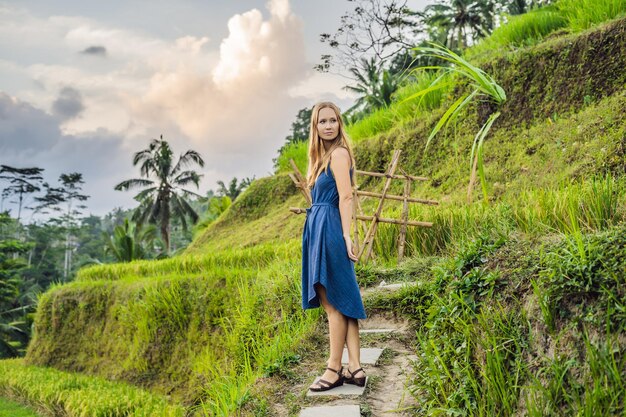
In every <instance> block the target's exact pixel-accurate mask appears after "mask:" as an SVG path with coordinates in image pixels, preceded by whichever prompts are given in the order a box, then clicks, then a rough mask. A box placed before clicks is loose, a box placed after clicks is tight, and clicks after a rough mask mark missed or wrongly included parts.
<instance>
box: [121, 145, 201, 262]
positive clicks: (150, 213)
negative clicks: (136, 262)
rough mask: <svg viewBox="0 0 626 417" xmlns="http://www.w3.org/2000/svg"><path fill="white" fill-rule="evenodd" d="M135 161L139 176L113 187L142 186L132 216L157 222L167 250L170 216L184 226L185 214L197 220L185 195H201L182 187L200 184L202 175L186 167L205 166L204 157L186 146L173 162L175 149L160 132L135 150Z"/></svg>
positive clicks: (185, 227) (143, 221)
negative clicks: (184, 150) (186, 148)
mask: <svg viewBox="0 0 626 417" xmlns="http://www.w3.org/2000/svg"><path fill="white" fill-rule="evenodd" d="M138 164H140V165H141V166H140V171H141V176H142V178H134V179H130V180H126V181H122V182H120V183H119V184H117V185H116V186H115V189H116V190H118V191H127V190H130V189H131V188H144V189H143V190H142V191H140V192H139V194H137V195H136V196H135V200H137V201H139V203H140V205H139V207H138V208H137V209H136V210H135V211H134V212H133V216H132V220H133V221H135V222H137V223H139V224H144V223H146V222H148V223H150V224H158V225H159V226H160V231H161V237H162V239H163V243H164V244H165V252H166V254H169V252H170V223H171V220H172V216H175V217H178V218H179V219H180V221H181V223H182V226H183V228H184V229H185V230H187V220H186V218H187V217H189V218H190V219H191V221H192V223H195V222H196V221H197V220H198V213H196V211H195V210H194V209H193V208H192V207H191V205H190V204H189V202H188V201H187V199H186V197H190V196H196V197H201V196H200V195H199V194H197V193H194V192H193V191H189V190H187V189H185V188H183V187H185V186H187V185H189V184H194V185H195V186H196V188H197V187H198V186H199V182H200V177H201V176H202V175H200V174H198V173H197V172H195V171H193V170H189V169H185V168H186V167H187V166H188V165H191V164H197V165H199V166H200V167H204V160H203V159H202V157H201V156H200V154H199V153H198V152H196V151H193V150H188V151H187V152H185V153H184V154H182V155H180V156H179V157H178V161H176V163H174V152H173V151H172V148H171V147H170V145H169V143H168V142H167V141H166V140H164V139H163V135H161V136H160V139H152V141H151V142H150V145H149V146H148V148H146V149H144V150H142V151H139V152H137V153H135V155H134V157H133V166H135V165H138Z"/></svg>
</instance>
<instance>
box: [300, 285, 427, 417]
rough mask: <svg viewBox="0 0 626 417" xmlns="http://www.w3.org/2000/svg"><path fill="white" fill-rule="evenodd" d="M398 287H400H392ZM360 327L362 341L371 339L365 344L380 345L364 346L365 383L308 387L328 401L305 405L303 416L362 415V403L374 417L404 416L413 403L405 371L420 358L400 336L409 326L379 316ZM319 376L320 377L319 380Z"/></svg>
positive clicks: (345, 356) (309, 393)
mask: <svg viewBox="0 0 626 417" xmlns="http://www.w3.org/2000/svg"><path fill="white" fill-rule="evenodd" d="M379 288H380V287H379ZM397 288H399V286H398V287H395V286H394V288H389V290H391V291H393V290H396V289H397ZM383 290H386V288H383ZM359 327H360V334H361V341H362V344H363V342H364V341H365V340H367V343H365V344H367V345H372V344H373V345H375V346H376V347H362V348H361V364H362V365H363V368H364V369H365V372H366V373H367V379H366V381H365V386H364V387H357V386H356V385H352V384H344V385H342V386H340V387H337V388H333V389H331V390H328V391H322V392H313V391H310V390H308V389H307V394H306V397H307V398H311V399H312V400H313V399H314V398H319V400H325V401H324V403H323V404H324V405H312V406H310V407H307V408H304V409H302V411H301V412H300V414H299V417H313V416H315V417H331V416H334V417H360V416H361V406H363V407H364V410H363V411H364V412H365V413H366V414H367V415H369V416H372V417H377V416H383V415H384V416H402V415H403V414H402V412H401V411H400V409H401V408H403V407H405V406H407V405H409V401H411V400H412V397H411V396H410V395H405V394H406V389H405V385H406V383H407V379H408V377H409V375H407V374H406V373H405V370H410V369H411V368H412V367H411V361H412V360H415V359H416V358H415V355H414V354H413V353H412V352H410V351H409V350H407V348H406V346H405V345H404V343H403V342H402V341H400V340H398V339H401V336H403V335H406V332H407V330H408V329H409V326H408V324H407V323H406V322H405V321H402V320H398V319H394V318H391V317H383V316H381V315H375V316H372V317H370V318H368V319H366V320H359ZM381 357H384V360H382V359H381ZM347 362H348V352H347V349H344V352H343V357H342V363H344V364H346V363H347ZM381 362H382V364H381ZM371 377H374V378H375V380H376V382H375V383H374V386H372V384H371V383H370V378H371ZM318 379H319V377H316V378H315V381H317V380H318ZM315 381H314V382H315ZM406 397H410V398H409V399H407V398H406Z"/></svg>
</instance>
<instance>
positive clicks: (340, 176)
mask: <svg viewBox="0 0 626 417" xmlns="http://www.w3.org/2000/svg"><path fill="white" fill-rule="evenodd" d="M350 163H351V160H350V154H349V153H348V150H347V149H346V148H337V149H335V150H334V151H333V153H332V158H331V160H330V168H331V169H332V170H333V176H334V177H335V183H336V184H337V191H338V192H339V215H340V216H341V230H342V232H343V238H344V240H346V244H347V249H348V256H350V258H352V259H354V260H356V256H355V254H354V253H352V240H351V239H350V223H351V222H352V204H353V201H352V184H351V182H350Z"/></svg>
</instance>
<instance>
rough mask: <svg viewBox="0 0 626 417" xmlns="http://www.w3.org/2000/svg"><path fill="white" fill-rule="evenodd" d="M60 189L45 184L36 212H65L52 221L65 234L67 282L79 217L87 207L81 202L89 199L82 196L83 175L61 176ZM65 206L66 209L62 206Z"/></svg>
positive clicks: (64, 267) (64, 274)
mask: <svg viewBox="0 0 626 417" xmlns="http://www.w3.org/2000/svg"><path fill="white" fill-rule="evenodd" d="M59 182H60V183H61V184H60V187H52V186H50V184H48V183H47V182H45V183H44V184H43V185H44V188H45V189H46V194H45V195H44V196H43V197H35V201H37V202H38V203H39V205H38V206H37V207H36V208H35V212H42V213H47V210H48V209H51V210H53V211H57V212H63V211H65V212H64V213H63V214H62V215H61V217H60V218H52V219H50V221H52V222H53V223H58V224H59V225H61V226H62V228H63V229H64V232H65V260H64V263H63V279H64V280H66V281H67V279H68V277H69V275H70V271H71V269H72V256H73V255H72V254H73V253H74V250H75V249H76V240H75V237H76V232H77V229H78V221H77V219H78V216H80V215H81V214H82V210H84V209H86V208H87V206H85V205H84V204H80V202H81V201H85V200H87V199H89V196H88V195H86V194H81V191H82V184H84V183H85V182H84V181H83V174H81V173H79V172H71V173H69V174H61V175H60V176H59ZM63 204H65V207H64V208H63V207H61V205H63Z"/></svg>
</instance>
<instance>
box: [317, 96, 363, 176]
mask: <svg viewBox="0 0 626 417" xmlns="http://www.w3.org/2000/svg"><path fill="white" fill-rule="evenodd" d="M326 107H329V108H331V109H333V110H334V111H335V114H336V115H337V122H338V123H339V131H338V133H337V137H336V138H335V139H334V140H333V143H332V144H331V146H330V148H328V151H326V150H324V144H323V143H322V139H320V137H319V135H318V133H317V122H318V120H319V113H320V110H321V109H323V108H326ZM339 147H343V148H346V149H347V150H348V153H349V154H350V160H351V165H352V167H354V166H355V160H354V153H353V152H352V147H351V146H350V139H349V138H348V135H347V134H346V131H345V129H344V124H343V119H342V118H341V110H339V107H337V106H336V105H335V104H334V103H331V102H329V101H322V102H320V103H317V104H316V105H315V106H313V110H312V112H311V126H310V129H309V167H308V170H307V176H306V182H307V186H308V187H309V188H311V187H313V184H315V181H317V177H319V175H320V174H321V173H322V171H323V170H326V169H327V168H328V164H329V163H330V155H331V153H332V152H333V151H334V150H335V149H337V148H339ZM354 169H356V168H354ZM353 178H354V173H353V175H352V176H351V177H350V181H351V183H352V185H353V186H354V185H355V182H354V180H353Z"/></svg>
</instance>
